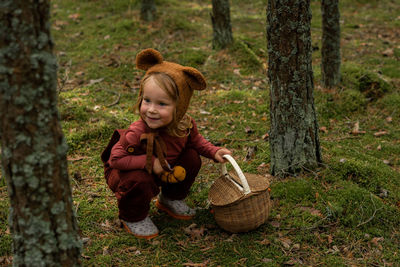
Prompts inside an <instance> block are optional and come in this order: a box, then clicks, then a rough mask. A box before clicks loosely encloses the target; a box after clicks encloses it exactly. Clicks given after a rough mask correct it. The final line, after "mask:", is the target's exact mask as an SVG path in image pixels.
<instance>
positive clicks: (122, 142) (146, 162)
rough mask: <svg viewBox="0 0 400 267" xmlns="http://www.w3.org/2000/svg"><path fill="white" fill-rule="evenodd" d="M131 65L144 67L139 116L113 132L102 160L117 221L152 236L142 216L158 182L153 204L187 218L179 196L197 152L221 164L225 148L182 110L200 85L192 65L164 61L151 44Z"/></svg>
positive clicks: (195, 166)
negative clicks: (215, 143)
mask: <svg viewBox="0 0 400 267" xmlns="http://www.w3.org/2000/svg"><path fill="white" fill-rule="evenodd" d="M136 66H137V68H139V69H142V70H145V71H146V74H145V76H144V77H143V79H142V81H141V84H140V91H139V96H138V100H137V105H136V107H137V109H138V111H139V114H140V119H139V120H138V121H136V122H134V123H132V124H131V125H130V126H129V129H128V130H118V132H117V131H116V132H115V133H114V135H113V137H112V140H111V141H110V143H109V145H108V147H107V148H106V150H105V151H104V152H103V154H102V160H103V162H104V164H105V165H104V167H105V177H106V180H107V184H108V186H109V187H110V188H111V190H112V191H113V192H114V193H115V196H116V197H117V200H118V208H119V218H120V220H121V223H122V225H123V226H124V228H125V229H126V230H127V231H128V232H129V233H131V234H133V235H134V236H136V237H139V238H146V239H150V238H153V237H155V236H157V235H158V229H157V227H156V226H155V225H154V223H153V222H152V221H151V219H150V218H149V216H148V212H149V209H150V201H151V199H152V198H153V197H155V196H157V195H158V194H159V193H160V187H161V194H160V195H159V196H158V199H157V202H156V207H157V208H158V209H160V210H163V211H165V212H167V213H168V214H169V215H170V216H172V217H174V218H177V219H183V220H187V219H191V218H193V217H194V215H195V210H194V209H192V208H190V207H189V206H188V205H187V204H186V203H185V202H184V199H185V198H186V197H187V195H188V194H189V190H190V187H191V185H192V184H193V182H194V180H195V177H196V176H197V174H198V172H199V170H200V167H201V159H200V156H199V155H202V156H205V157H207V158H210V159H213V160H215V161H217V162H221V163H222V162H224V161H225V160H224V159H223V158H222V156H223V155H224V154H231V152H230V151H229V150H228V149H226V148H220V147H216V146H214V145H212V144H211V143H210V142H208V141H207V140H205V139H204V137H203V136H202V135H201V134H199V132H198V130H197V127H196V123H195V121H194V120H193V119H192V118H191V117H189V116H188V115H187V114H186V111H187V109H188V106H189V102H190V98H191V96H192V94H193V91H194V90H204V89H205V88H206V82H205V80H204V77H203V75H202V74H201V73H200V72H199V71H198V70H196V69H194V68H191V67H184V66H181V65H179V64H176V63H172V62H168V61H164V60H163V57H162V56H161V54H160V53H159V52H158V51H156V50H154V49H145V50H143V51H141V52H140V53H139V54H138V55H137V57H136Z"/></svg>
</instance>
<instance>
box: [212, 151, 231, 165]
mask: <svg viewBox="0 0 400 267" xmlns="http://www.w3.org/2000/svg"><path fill="white" fill-rule="evenodd" d="M226 154H228V155H232V152H231V151H230V150H228V149H226V148H221V149H220V150H218V151H217V153H215V156H214V157H215V160H216V161H218V162H219V163H224V162H226V161H227V160H226V159H224V158H223V157H222V156H223V155H226Z"/></svg>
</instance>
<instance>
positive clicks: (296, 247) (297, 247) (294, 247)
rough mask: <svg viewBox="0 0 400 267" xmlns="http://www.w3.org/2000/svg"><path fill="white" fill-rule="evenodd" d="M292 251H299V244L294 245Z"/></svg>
mask: <svg viewBox="0 0 400 267" xmlns="http://www.w3.org/2000/svg"><path fill="white" fill-rule="evenodd" d="M292 249H293V250H299V249H300V244H298V243H296V244H294V245H293V247H292Z"/></svg>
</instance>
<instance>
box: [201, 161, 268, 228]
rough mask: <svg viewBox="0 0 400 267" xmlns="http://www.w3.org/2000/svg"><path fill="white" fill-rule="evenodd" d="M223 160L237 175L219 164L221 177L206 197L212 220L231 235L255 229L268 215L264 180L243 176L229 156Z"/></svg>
mask: <svg viewBox="0 0 400 267" xmlns="http://www.w3.org/2000/svg"><path fill="white" fill-rule="evenodd" d="M224 157H225V158H226V159H227V160H228V161H229V162H230V163H231V164H232V166H233V168H234V170H235V172H236V174H237V175H236V174H234V173H232V172H230V173H228V172H227V170H226V165H225V164H222V174H221V176H220V177H219V178H218V179H216V180H215V181H214V183H213V184H212V186H211V188H210V191H209V193H208V199H209V201H210V203H211V208H212V209H213V211H214V217H215V220H216V222H217V224H218V225H219V226H220V227H221V228H222V229H224V230H226V231H228V232H232V233H238V232H247V231H250V230H253V229H256V228H257V227H258V226H260V225H261V224H263V223H264V222H265V221H266V220H267V218H268V215H269V207H270V205H269V192H268V186H269V181H268V178H267V177H264V176H261V175H256V174H249V173H246V176H245V175H244V174H243V172H242V170H241V169H240V167H239V166H238V165H237V163H236V161H235V160H234V159H233V158H232V157H231V156H229V155H224Z"/></svg>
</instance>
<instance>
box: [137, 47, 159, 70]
mask: <svg viewBox="0 0 400 267" xmlns="http://www.w3.org/2000/svg"><path fill="white" fill-rule="evenodd" d="M163 61H164V59H163V57H162V55H161V53H160V52H158V51H157V50H155V49H152V48H148V49H145V50H143V51H141V52H140V53H139V54H137V56H136V67H137V68H138V69H141V70H146V71H147V70H148V69H150V68H151V67H152V66H154V65H157V64H160V63H162V62H163Z"/></svg>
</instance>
